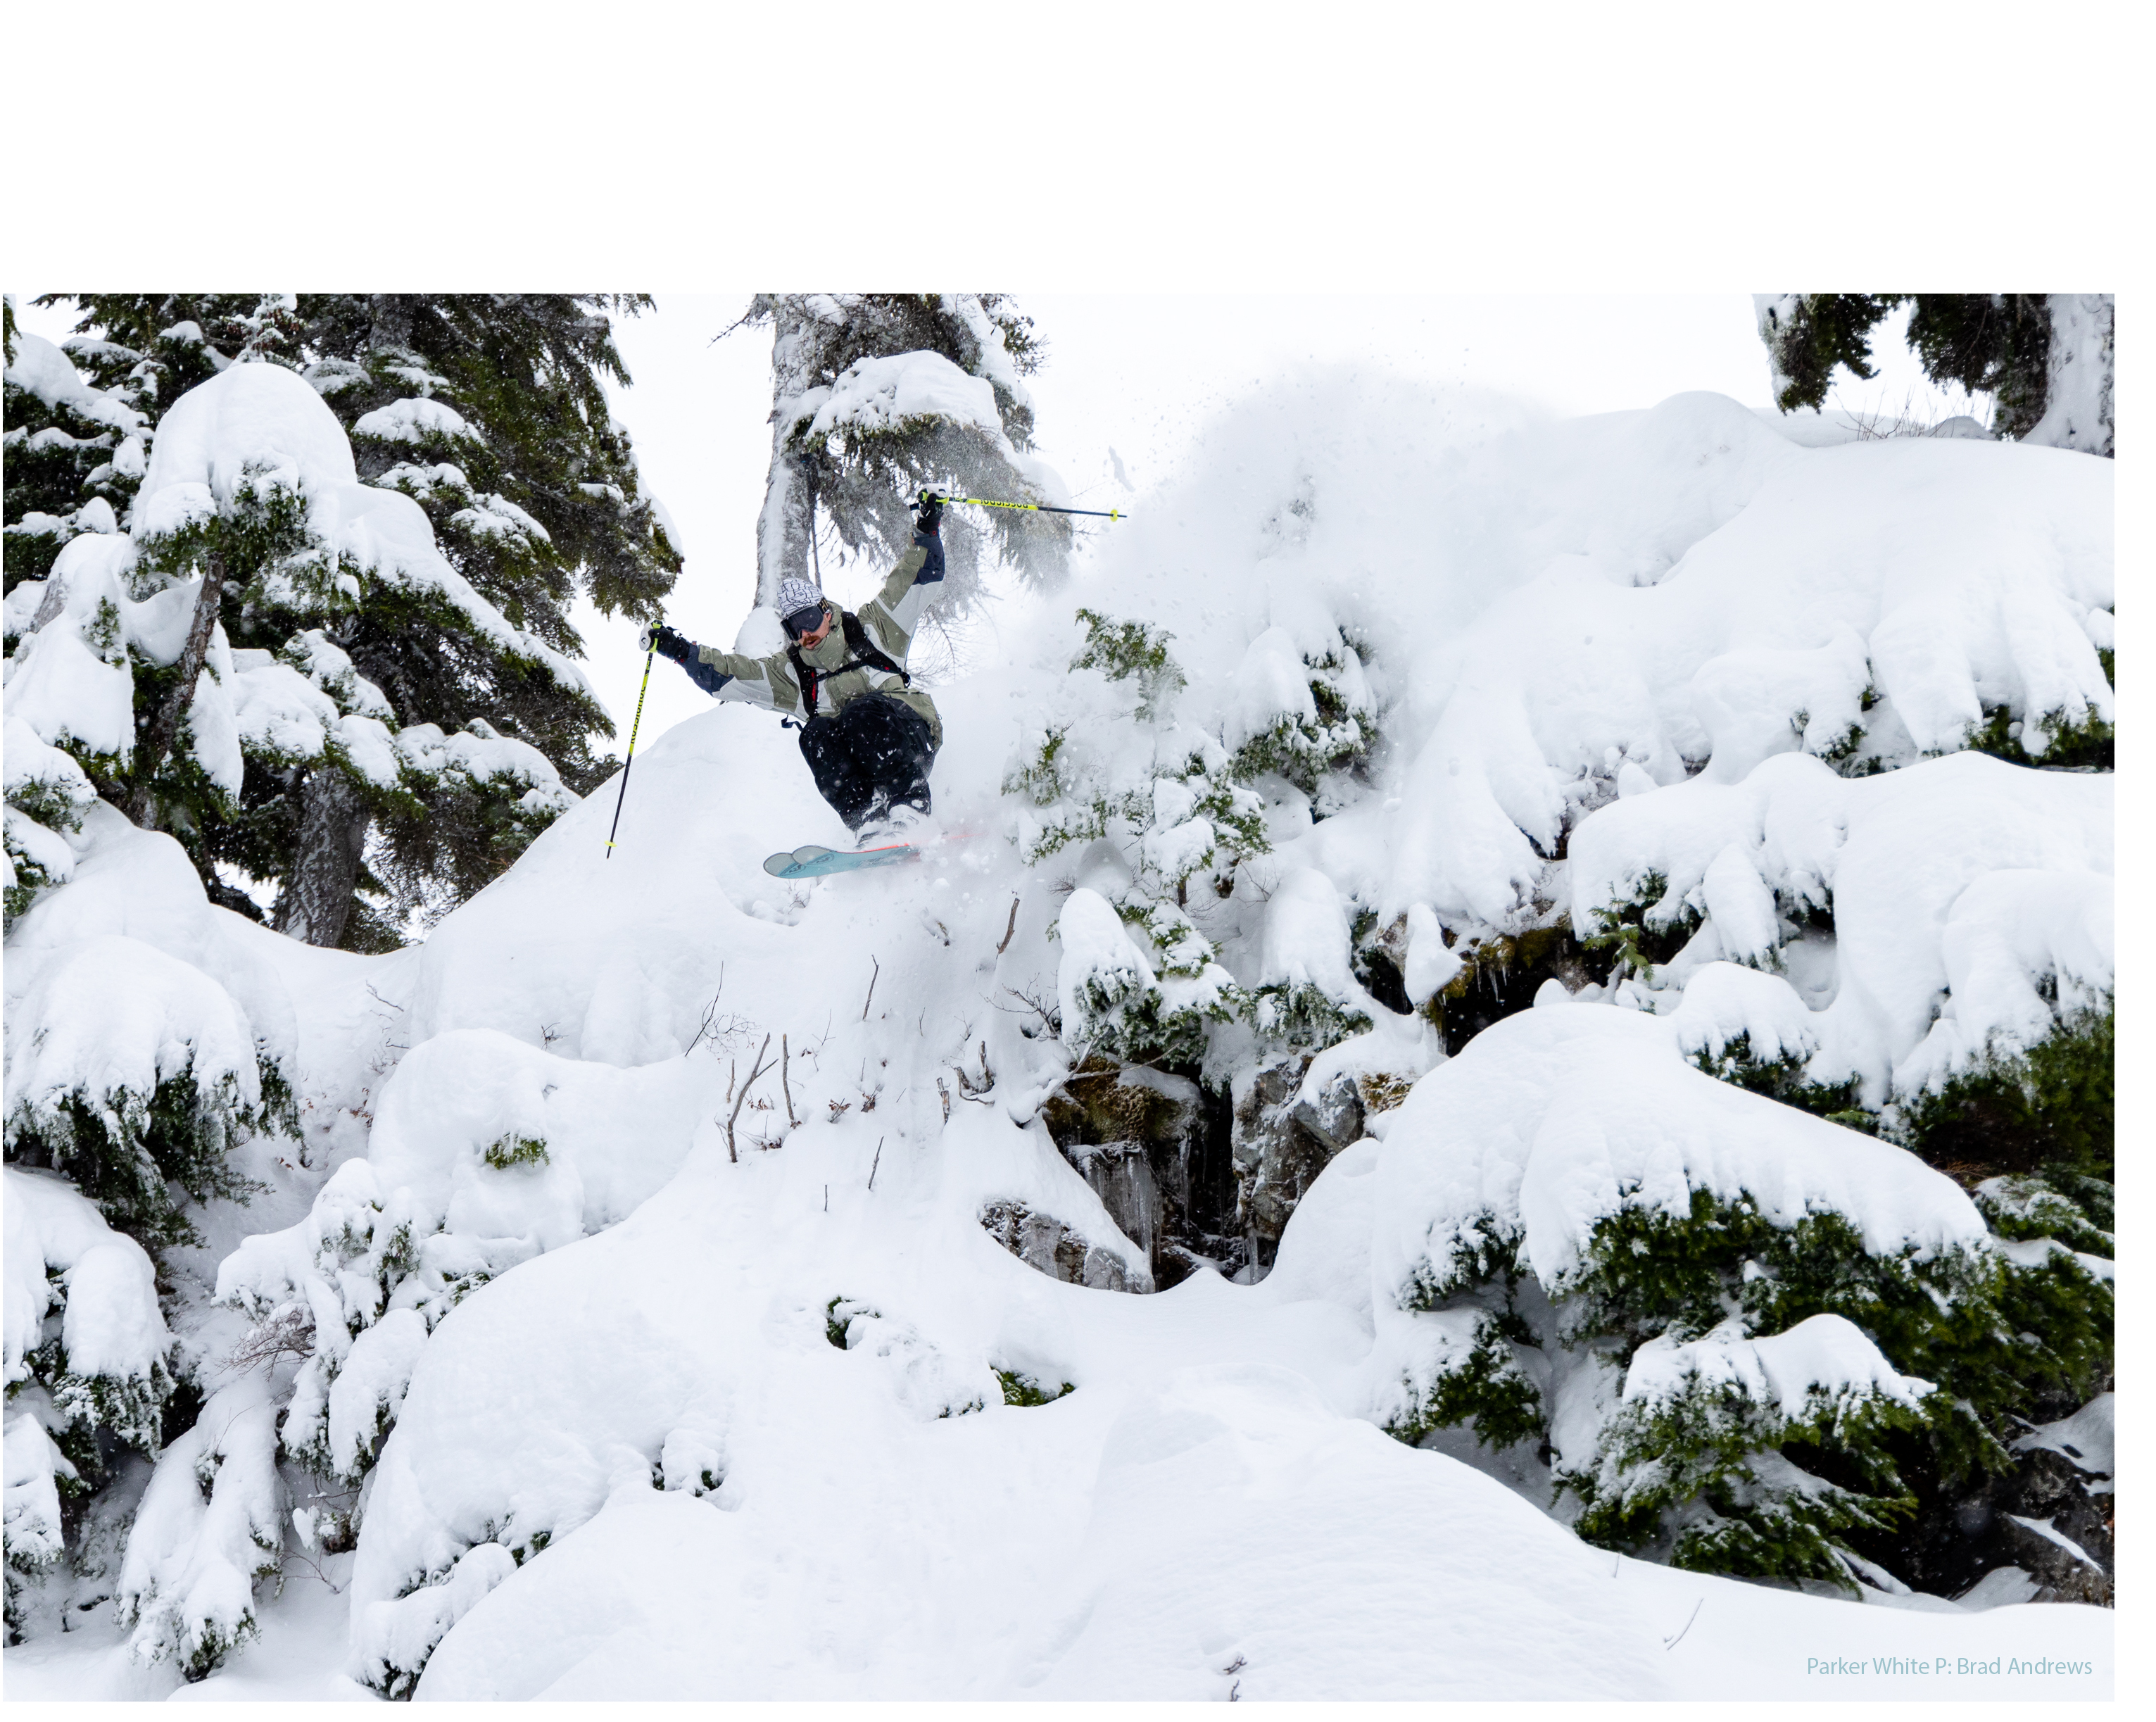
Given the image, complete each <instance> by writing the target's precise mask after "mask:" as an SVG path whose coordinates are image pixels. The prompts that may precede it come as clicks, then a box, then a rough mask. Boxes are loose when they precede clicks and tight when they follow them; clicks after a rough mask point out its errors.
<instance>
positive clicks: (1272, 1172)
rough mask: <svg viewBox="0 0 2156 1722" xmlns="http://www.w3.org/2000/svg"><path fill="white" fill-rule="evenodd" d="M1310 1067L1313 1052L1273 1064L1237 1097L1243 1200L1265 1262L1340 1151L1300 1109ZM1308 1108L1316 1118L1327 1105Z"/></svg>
mask: <svg viewBox="0 0 2156 1722" xmlns="http://www.w3.org/2000/svg"><path fill="white" fill-rule="evenodd" d="M1309 1068H1310V1059H1309V1056H1308V1055H1307V1054H1302V1055H1299V1056H1295V1057H1292V1058H1286V1059H1283V1060H1281V1061H1279V1062H1278V1063H1276V1064H1269V1065H1267V1066H1265V1068H1263V1069H1262V1070H1260V1072H1258V1074H1257V1077H1256V1078H1255V1080H1254V1081H1253V1082H1251V1083H1250V1087H1248V1088H1247V1089H1246V1090H1245V1091H1244V1092H1242V1093H1241V1094H1239V1095H1238V1096H1237V1097H1236V1100H1235V1184H1236V1187H1237V1190H1238V1193H1239V1197H1240V1200H1239V1201H1238V1204H1237V1206H1238V1209H1239V1211H1240V1214H1241V1216H1242V1219H1243V1223H1244V1224H1245V1226H1246V1227H1247V1228H1248V1229H1249V1231H1250V1236H1251V1238H1252V1241H1254V1243H1255V1246H1256V1248H1257V1252H1258V1259H1259V1261H1260V1263H1261V1264H1269V1263H1270V1262H1271V1260H1272V1253H1273V1250H1274V1249H1275V1247H1276V1246H1277V1245H1278V1244H1279V1242H1280V1236H1281V1232H1282V1231H1285V1230H1286V1226H1287V1220H1288V1216H1289V1215H1291V1214H1292V1213H1293V1212H1294V1211H1295V1205H1296V1203H1297V1202H1299V1201H1301V1200H1302V1195H1303V1192H1304V1191H1305V1190H1308V1189H1309V1188H1310V1186H1311V1185H1312V1184H1313V1183H1314V1182H1315V1181H1316V1180H1317V1175H1318V1174H1319V1173H1320V1172H1322V1171H1323V1170H1324V1169H1325V1168H1326V1165H1327V1162H1329V1161H1330V1160H1331V1159H1332V1156H1333V1154H1335V1153H1336V1152H1337V1149H1333V1148H1332V1147H1330V1146H1328V1145H1327V1142H1326V1140H1325V1139H1324V1138H1323V1137H1321V1136H1319V1135H1317V1133H1315V1132H1313V1131H1312V1130H1311V1129H1310V1128H1307V1127H1306V1125H1305V1124H1304V1123H1302V1122H1301V1119H1299V1118H1297V1117H1296V1111H1297V1106H1296V1092H1297V1091H1298V1090H1299V1089H1300V1088H1301V1086H1302V1078H1303V1075H1304V1072H1306V1071H1307V1070H1308V1069H1309ZM1302 1110H1304V1111H1306V1112H1307V1113H1310V1114H1311V1115H1312V1117H1313V1118H1315V1117H1317V1114H1318V1112H1319V1111H1320V1110H1321V1109H1320V1108H1312V1107H1306V1108H1302ZM1358 1110H1359V1108H1358ZM1357 1122H1358V1125H1359V1123H1360V1120H1359V1118H1358V1121H1357Z"/></svg>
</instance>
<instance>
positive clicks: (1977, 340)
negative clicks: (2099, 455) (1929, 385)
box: [1909, 293, 2051, 437]
mask: <svg viewBox="0 0 2156 1722" xmlns="http://www.w3.org/2000/svg"><path fill="white" fill-rule="evenodd" d="M1910 297H1912V299H1914V300H1915V301H1916V307H1915V309H1914V310H1913V311H1911V313H1910V316H1909V345H1910V346H1911V347H1914V348H1915V349H1916V350H1917V356H1918V357H1920V358H1922V360H1923V362H1924V374H1925V375H1927V376H1928V377H1929V378H1931V379H1932V381H1933V382H1934V383H1958V384H1960V385H1961V387H1962V388H1966V389H1968V390H1969V391H1970V392H1971V393H1984V394H1989V395H1991V396H1993V397H1994V398H1995V399H1996V402H1997V407H1996V410H1995V412H1994V417H1993V429H1994V430H1995V431H1996V432H1997V433H1998V434H1999V435H2000V436H2006V437H2018V436H2020V435H2023V434H2025V433H2026V432H2028V431H2029V430H2030V429H2034V428H2035V424H2036V421H2037V420H2038V419H2040V418H2042V417H2043V416H2044V397H2045V390H2046V373H2045V367H2046V360H2047V359H2048V358H2049V357H2050V356H2051V311H2050V310H2049V308H2048V307H2047V306H2046V304H2045V300H2046V295H2044V294H2041V293H1917V294H1912V295H1911V296H1910Z"/></svg>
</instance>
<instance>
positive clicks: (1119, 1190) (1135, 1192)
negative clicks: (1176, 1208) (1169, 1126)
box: [1068, 1142, 1167, 1262]
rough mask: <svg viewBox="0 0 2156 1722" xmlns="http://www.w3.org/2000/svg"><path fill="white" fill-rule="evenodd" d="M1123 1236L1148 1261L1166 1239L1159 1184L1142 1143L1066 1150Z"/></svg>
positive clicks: (1092, 1145)
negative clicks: (1141, 1251)
mask: <svg viewBox="0 0 2156 1722" xmlns="http://www.w3.org/2000/svg"><path fill="white" fill-rule="evenodd" d="M1068 1153H1069V1158H1070V1161H1071V1163H1072V1164H1074V1165H1075V1166H1076V1167H1077V1168H1078V1169H1079V1170H1080V1171H1081V1173H1083V1174H1084V1175H1085V1177H1086V1182H1087V1183H1088V1184H1090V1185H1092V1186H1093V1193H1094V1194H1095V1195H1097V1196H1099V1197H1100V1198H1101V1205H1102V1206H1103V1207H1105V1208H1106V1210H1107V1211H1108V1217H1109V1218H1110V1219H1111V1220H1113V1221H1115V1222H1116V1226H1117V1227H1118V1228H1119V1229H1120V1230H1121V1231H1122V1234H1123V1236H1125V1237H1127V1238H1128V1239H1129V1240H1130V1241H1132V1243H1134V1244H1136V1245H1137V1247H1139V1248H1140V1249H1141V1250H1143V1251H1144V1252H1145V1253H1146V1260H1147V1262H1152V1261H1153V1260H1154V1259H1155V1257H1156V1255H1157V1253H1158V1250H1159V1248H1160V1246H1161V1245H1163V1243H1165V1242H1166V1241H1167V1238H1166V1234H1165V1232H1164V1231H1163V1227H1162V1226H1161V1198H1160V1185H1159V1182H1158V1180H1157V1179H1156V1178H1155V1176H1154V1175H1153V1169H1152V1159H1150V1158H1149V1154H1148V1150H1147V1145H1146V1144H1144V1143H1142V1142H1099V1143H1084V1144H1080V1145H1079V1146H1077V1147H1075V1148H1073V1149H1070V1150H1069V1151H1068Z"/></svg>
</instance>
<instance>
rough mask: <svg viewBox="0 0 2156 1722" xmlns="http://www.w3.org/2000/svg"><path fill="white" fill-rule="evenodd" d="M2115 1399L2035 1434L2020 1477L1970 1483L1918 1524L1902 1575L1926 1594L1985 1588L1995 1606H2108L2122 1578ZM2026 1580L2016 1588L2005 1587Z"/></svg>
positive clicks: (2103, 1398)
mask: <svg viewBox="0 0 2156 1722" xmlns="http://www.w3.org/2000/svg"><path fill="white" fill-rule="evenodd" d="M2114 1439H2115V1437H2114V1435H2113V1430H2112V1396H2111V1395H2110V1394H2109V1393H2103V1394H2100V1395H2098V1396H2097V1398H2096V1400H2095V1401H2092V1403H2090V1404H2089V1405H2087V1406H2083V1407H2082V1409H2081V1410H2080V1411H2078V1412H2076V1413H2075V1414H2074V1415H2072V1416H2066V1417H2061V1419H2060V1420H2059V1421H2056V1422H2055V1423H2047V1424H2043V1425H2040V1426H2036V1427H2035V1428H2033V1429H2032V1430H2031V1431H2030V1433H2029V1434H2028V1435H2026V1436H2025V1437H2023V1438H2022V1439H2021V1440H2020V1441H2019V1442H2015V1447H2016V1448H2017V1449H2018V1452H2017V1454H2016V1463H2015V1468H2013V1469H2012V1470H2011V1471H2009V1472H2006V1473H2004V1474H2003V1475H1998V1476H1992V1477H1986V1478H1982V1479H1981V1480H1978V1481H1974V1482H1973V1483H1972V1484H1971V1486H1970V1488H1969V1490H1968V1492H1967V1493H1964V1494H1963V1495H1962V1496H1960V1497H1959V1498H1958V1499H1956V1500H1953V1502H1951V1503H1950V1504H1948V1505H1947V1507H1946V1508H1945V1509H1944V1510H1943V1511H1941V1512H1939V1513H1938V1514H1935V1515H1933V1517H1932V1518H1931V1519H1929V1521H1928V1522H1926V1521H1920V1522H1919V1524H1917V1527H1916V1530H1915V1534H1914V1535H1913V1536H1912V1540H1911V1543H1912V1546H1911V1547H1910V1548H1909V1549H1908V1550H1907V1551H1905V1553H1904V1555H1903V1564H1902V1568H1900V1569H1897V1570H1900V1571H1901V1573H1902V1577H1904V1578H1905V1579H1907V1581H1909V1582H1910V1583H1911V1584H1912V1586H1915V1587H1916V1588H1917V1590H1920V1591H1931V1592H1933V1594H1935V1595H1938V1596H1960V1595H1963V1594H1964V1593H1965V1592H1966V1591H1967V1590H1968V1589H1969V1586H1972V1585H1974V1584H1976V1583H1978V1582H1979V1579H1981V1582H1982V1584H1983V1586H1984V1592H1985V1593H1986V1597H1985V1600H1986V1601H1987V1602H1988V1603H1989V1604H1996V1603H1999V1602H2003V1601H2030V1602H2089V1603H2095V1604H2097V1605H2098V1606H2103V1607H2109V1606H2112V1602H2113V1594H2112V1593H2113V1589H2114V1585H2115V1574H2116V1572H2117V1566H2116V1555H2115V1553H2114V1549H2115V1544H2114V1540H2113V1534H2112V1523H2113V1521H2112V1514H2113V1512H2114V1510H2115V1509H2114V1508H2113V1504H2112V1503H2113V1500H2114V1497H2113V1495H2112V1478H2111V1475H2110V1467H2111V1466H2112V1462H2113V1445H2114ZM2015 1572H2018V1573H2019V1574H2020V1575H2021V1578H2020V1590H2019V1591H2010V1590H2009V1589H2008V1588H2007V1587H2005V1586H2002V1585H2001V1583H2000V1576H2001V1575H2002V1574H2003V1573H2015Z"/></svg>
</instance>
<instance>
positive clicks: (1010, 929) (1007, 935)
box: [996, 897, 1019, 957]
mask: <svg viewBox="0 0 2156 1722" xmlns="http://www.w3.org/2000/svg"><path fill="white" fill-rule="evenodd" d="M1018 901H1019V900H1018V899H1017V898H1016V897H1013V898H1012V899H1011V912H1010V924H1009V926H1007V927H1005V928H1004V942H1003V943H1001V944H999V945H998V946H997V947H996V954H997V955H998V957H1000V956H1001V955H1003V954H1004V952H1005V951H1007V950H1009V948H1010V942H1011V937H1012V935H1013V934H1014V933H1016V932H1017V931H1018Z"/></svg>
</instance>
